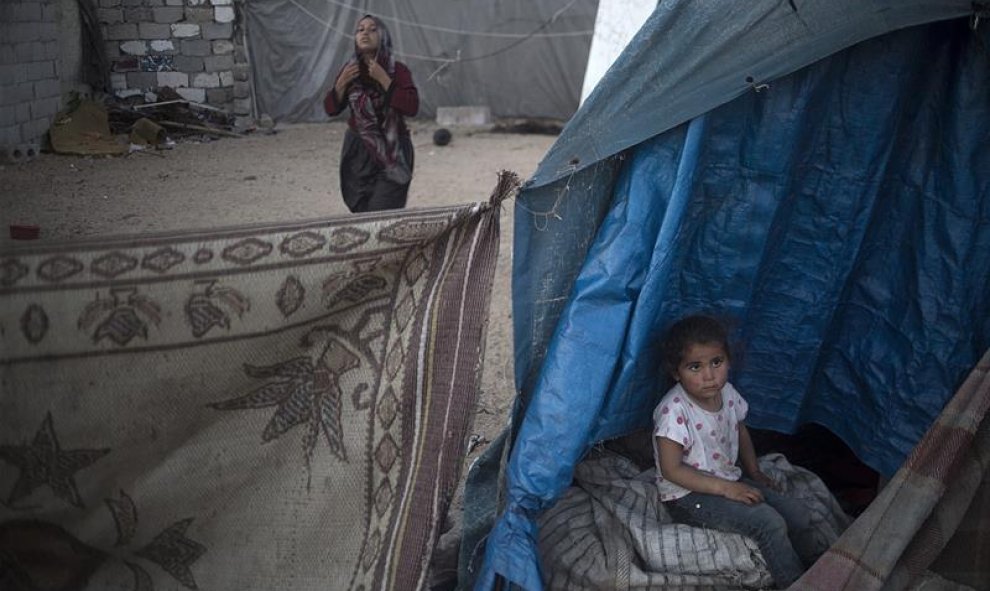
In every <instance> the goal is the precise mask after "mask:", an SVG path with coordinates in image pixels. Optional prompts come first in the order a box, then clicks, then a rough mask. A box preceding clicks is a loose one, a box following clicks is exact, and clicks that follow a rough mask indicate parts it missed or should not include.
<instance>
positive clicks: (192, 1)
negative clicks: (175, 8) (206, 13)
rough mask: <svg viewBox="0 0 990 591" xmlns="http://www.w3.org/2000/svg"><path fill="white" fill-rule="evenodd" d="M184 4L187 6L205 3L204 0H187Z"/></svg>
mask: <svg viewBox="0 0 990 591" xmlns="http://www.w3.org/2000/svg"><path fill="white" fill-rule="evenodd" d="M186 4H188V5H189V6H202V5H204V4H206V0H188V1H187V2H186Z"/></svg>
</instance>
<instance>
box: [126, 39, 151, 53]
mask: <svg viewBox="0 0 990 591" xmlns="http://www.w3.org/2000/svg"><path fill="white" fill-rule="evenodd" d="M120 51H122V52H123V53H125V54H127V55H146V54H147V53H148V44H147V43H145V42H144V41H124V42H123V43H121V44H120Z"/></svg>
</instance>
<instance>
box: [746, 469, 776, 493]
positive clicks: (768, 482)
mask: <svg viewBox="0 0 990 591" xmlns="http://www.w3.org/2000/svg"><path fill="white" fill-rule="evenodd" d="M749 477H750V478H752V479H753V480H755V481H756V482H757V483H758V484H762V485H763V486H765V487H767V488H769V489H770V490H776V491H779V490H780V487H779V486H777V483H776V482H774V480H773V478H770V477H769V476H767V475H766V474H764V473H763V472H762V471H760V470H757V471H756V472H753V473H752V474H750V475H749Z"/></svg>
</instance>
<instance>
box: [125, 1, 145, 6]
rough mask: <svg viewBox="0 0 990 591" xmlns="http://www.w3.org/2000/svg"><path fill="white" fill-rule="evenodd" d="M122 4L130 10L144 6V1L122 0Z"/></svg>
mask: <svg viewBox="0 0 990 591" xmlns="http://www.w3.org/2000/svg"><path fill="white" fill-rule="evenodd" d="M123 4H124V6H128V7H132V8H133V7H135V6H144V0H123Z"/></svg>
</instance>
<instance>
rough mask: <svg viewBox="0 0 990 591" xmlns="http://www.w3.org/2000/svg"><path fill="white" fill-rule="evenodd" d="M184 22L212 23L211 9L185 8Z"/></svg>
mask: <svg viewBox="0 0 990 591" xmlns="http://www.w3.org/2000/svg"><path fill="white" fill-rule="evenodd" d="M186 20H187V21H189V22H191V23H211V22H213V9H212V8H209V7H195V6H187V7H186Z"/></svg>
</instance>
